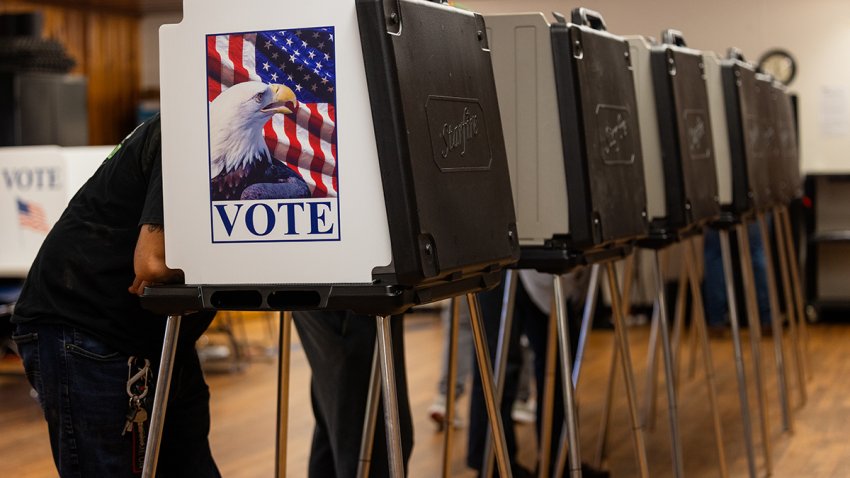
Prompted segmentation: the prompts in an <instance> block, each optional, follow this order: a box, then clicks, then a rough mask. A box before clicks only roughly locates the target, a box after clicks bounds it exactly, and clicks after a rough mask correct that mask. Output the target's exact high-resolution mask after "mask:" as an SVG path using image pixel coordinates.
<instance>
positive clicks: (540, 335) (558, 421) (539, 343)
mask: <svg viewBox="0 0 850 478" xmlns="http://www.w3.org/2000/svg"><path fill="white" fill-rule="evenodd" d="M520 285H522V283H520ZM516 310H517V314H518V315H520V314H521V315H522V316H523V317H524V319H525V320H524V321H523V322H524V329H523V330H524V332H525V335H526V337H528V342H529V344H530V345H531V349H532V350H533V351H534V378H535V382H536V384H537V389H536V393H537V396H538V397H539V398H538V400H537V410H536V415H537V420H536V425H535V427H536V430H537V439H538V443H540V435H541V428H542V424H543V408H544V403H543V400H542V398H540V397H543V396H544V393H545V391H544V384H545V379H546V355H547V353H546V348H547V345H548V337H549V314H546V313H545V312H543V311H541V310H540V309H539V308H538V307H537V306H536V305H535V304H534V302H533V301H532V300H531V298H530V297H529V296H528V294H527V293H526V292H525V290H524V289H523V288H522V287H517V300H516ZM573 335H575V334H571V337H570V338H571V339H572V338H573V337H572V336H573ZM570 352H571V354H575V346H574V345H571V347H570ZM559 353H560V352H559V351H558V350H556V351H555V381H554V386H555V401H554V406H553V414H552V441H551V442H550V444H549V446H550V455H549V456H550V457H551V459H550V463H552V462H553V461H554V460H555V457H556V456H557V454H558V443H559V439H560V437H561V428H562V425H563V422H564V401H563V394H562V393H561V390H562V387H561V366H560V355H559ZM541 445H542V444H541ZM546 475H547V476H549V475H551V471H547V472H546Z"/></svg>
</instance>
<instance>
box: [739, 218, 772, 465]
mask: <svg viewBox="0 0 850 478" xmlns="http://www.w3.org/2000/svg"><path fill="white" fill-rule="evenodd" d="M738 250H739V252H740V259H741V275H742V276H743V278H744V292H745V295H746V300H744V302H745V303H746V305H747V319H748V324H749V326H750V347H751V348H752V354H753V374H754V375H755V377H756V399H757V400H758V410H759V419H760V420H759V422H760V425H761V439H762V450H763V452H764V462H765V467H766V468H767V471H768V474H770V473H771V471H772V469H773V465H772V459H771V451H770V450H771V443H770V423H769V422H768V417H767V392H766V390H765V385H764V366H763V365H762V354H761V321H760V317H759V310H758V298H757V296H756V285H755V273H754V272H753V259H752V255H751V254H750V238H749V233H748V231H747V223H746V222H744V223H743V224H740V225H738Z"/></svg>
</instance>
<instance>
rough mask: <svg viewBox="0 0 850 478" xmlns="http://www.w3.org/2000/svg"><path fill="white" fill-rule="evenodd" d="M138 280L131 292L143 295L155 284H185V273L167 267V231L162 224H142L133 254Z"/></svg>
mask: <svg viewBox="0 0 850 478" xmlns="http://www.w3.org/2000/svg"><path fill="white" fill-rule="evenodd" d="M133 269H134V271H135V273H136V278H135V279H134V280H133V284H132V285H131V286H130V287H129V289H128V290H129V291H130V292H131V293H133V294H136V295H142V293H144V291H145V287H147V286H149V285H153V284H170V283H180V282H183V271H181V270H180V269H169V268H168V266H166V265H165V230H164V228H163V226H162V225H160V224H142V226H141V228H140V229H139V239H138V241H137V242H136V251H135V253H134V254H133Z"/></svg>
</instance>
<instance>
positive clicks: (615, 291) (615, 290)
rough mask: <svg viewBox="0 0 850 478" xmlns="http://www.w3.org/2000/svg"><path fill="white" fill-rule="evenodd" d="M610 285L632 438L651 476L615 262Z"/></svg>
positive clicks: (611, 265) (644, 474)
mask: <svg viewBox="0 0 850 478" xmlns="http://www.w3.org/2000/svg"><path fill="white" fill-rule="evenodd" d="M607 272H608V285H609V287H610V289H611V310H612V311H613V315H614V330H615V335H616V337H617V342H618V344H619V348H620V365H621V366H622V367H623V376H624V378H625V382H626V398H627V399H628V402H629V415H630V416H631V421H632V438H633V440H634V445H635V454H636V455H637V462H638V469H639V470H640V476H641V477H642V478H647V477H648V476H649V463H648V462H647V459H646V443H645V442H644V437H643V429H642V427H641V425H640V417H639V416H638V409H637V392H636V391H635V375H634V371H633V369H632V359H631V354H630V353H629V336H628V331H627V330H626V321H625V319H624V317H623V309H622V304H621V303H620V300H621V299H620V290H619V287H618V285H617V270H616V269H615V268H614V263H613V262H609V263H608V264H607Z"/></svg>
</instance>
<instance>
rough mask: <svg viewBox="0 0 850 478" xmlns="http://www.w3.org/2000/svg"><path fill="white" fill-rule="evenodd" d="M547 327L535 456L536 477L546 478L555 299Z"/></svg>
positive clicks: (552, 391) (555, 341) (555, 345)
mask: <svg viewBox="0 0 850 478" xmlns="http://www.w3.org/2000/svg"><path fill="white" fill-rule="evenodd" d="M549 307H550V309H549V325H548V327H547V329H546V360H545V365H544V375H543V397H541V398H538V405H537V406H539V407H543V408H541V415H540V420H541V422H542V423H541V424H540V446H539V447H538V450H537V454H538V459H537V468H538V470H537V471H538V473H537V476H538V477H539V478H546V476H547V471H548V470H549V461H550V459H551V456H550V455H551V454H552V453H551V447H550V446H549V444H550V443H552V428H553V423H552V422H553V419H552V417H553V415H554V410H555V373H556V372H555V370H556V365H555V364H556V363H557V362H556V360H557V352H558V350H557V348H558V324H557V313H556V311H555V298H554V296H553V297H552V303H551V304H550V305H549Z"/></svg>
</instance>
